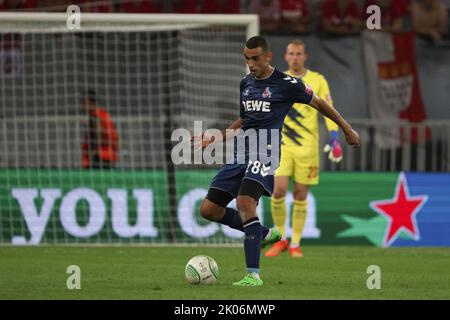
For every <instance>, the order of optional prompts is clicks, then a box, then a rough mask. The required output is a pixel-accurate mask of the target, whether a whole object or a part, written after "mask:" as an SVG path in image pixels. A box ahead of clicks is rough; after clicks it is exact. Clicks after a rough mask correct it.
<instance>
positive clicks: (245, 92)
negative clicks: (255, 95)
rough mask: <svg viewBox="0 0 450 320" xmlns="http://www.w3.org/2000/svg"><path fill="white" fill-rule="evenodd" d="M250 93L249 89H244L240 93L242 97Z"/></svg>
mask: <svg viewBox="0 0 450 320" xmlns="http://www.w3.org/2000/svg"><path fill="white" fill-rule="evenodd" d="M249 93H250V89H245V91H244V92H243V93H242V95H243V96H248V94H249Z"/></svg>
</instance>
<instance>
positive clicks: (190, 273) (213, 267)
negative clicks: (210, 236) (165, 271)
mask: <svg viewBox="0 0 450 320" xmlns="http://www.w3.org/2000/svg"><path fill="white" fill-rule="evenodd" d="M184 274H185V276H186V280H187V281H188V282H189V283H190V284H213V283H215V282H216V280H217V277H218V276H219V267H218V266H217V263H216V261H215V260H214V259H213V258H211V257H209V256H205V255H198V256H195V257H193V258H192V259H191V260H189V262H188V263H187V264H186V267H185V268H184Z"/></svg>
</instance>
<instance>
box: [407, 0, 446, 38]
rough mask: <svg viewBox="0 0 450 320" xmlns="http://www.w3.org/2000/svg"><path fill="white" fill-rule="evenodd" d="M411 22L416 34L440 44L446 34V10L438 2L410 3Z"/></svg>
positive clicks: (422, 1)
mask: <svg viewBox="0 0 450 320" xmlns="http://www.w3.org/2000/svg"><path fill="white" fill-rule="evenodd" d="M411 22H412V26H413V30H414V31H415V32H416V34H418V35H420V36H423V37H425V38H427V39H431V40H432V41H433V42H434V43H435V44H441V43H442V40H443V37H444V35H445V34H446V33H447V32H448V15H447V9H446V7H445V5H444V3H442V1H440V0H415V1H412V3H411Z"/></svg>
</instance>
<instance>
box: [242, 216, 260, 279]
mask: <svg viewBox="0 0 450 320" xmlns="http://www.w3.org/2000/svg"><path fill="white" fill-rule="evenodd" d="M244 231H245V239H244V252H245V261H246V263H247V270H249V269H250V270H251V271H252V272H256V273H258V270H259V257H260V252H261V240H262V238H261V235H262V232H261V223H260V222H259V219H258V217H254V218H251V219H249V220H247V221H245V222H244Z"/></svg>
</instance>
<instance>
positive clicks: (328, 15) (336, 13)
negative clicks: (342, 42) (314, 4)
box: [322, 0, 361, 35]
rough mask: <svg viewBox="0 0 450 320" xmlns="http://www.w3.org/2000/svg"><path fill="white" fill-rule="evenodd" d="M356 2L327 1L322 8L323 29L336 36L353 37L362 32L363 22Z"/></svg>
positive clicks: (348, 0) (345, 0)
mask: <svg viewBox="0 0 450 320" xmlns="http://www.w3.org/2000/svg"><path fill="white" fill-rule="evenodd" d="M359 12H360V11H359V9H358V5H357V3H356V1H355V0H326V1H325V3H324V4H323V6H322V27H323V30H324V31H325V32H328V33H332V34H335V35H351V34H356V33H358V32H359V31H360V28H361V20H360V14H359Z"/></svg>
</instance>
